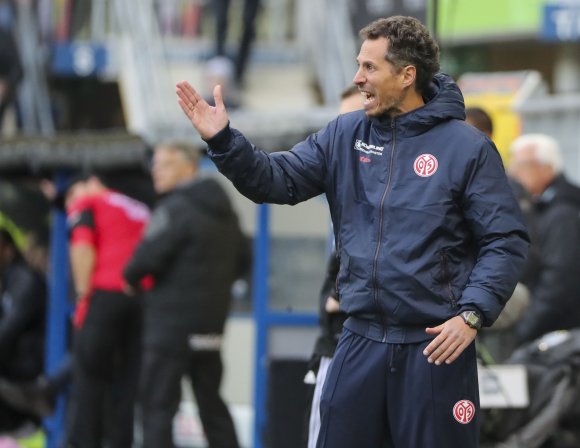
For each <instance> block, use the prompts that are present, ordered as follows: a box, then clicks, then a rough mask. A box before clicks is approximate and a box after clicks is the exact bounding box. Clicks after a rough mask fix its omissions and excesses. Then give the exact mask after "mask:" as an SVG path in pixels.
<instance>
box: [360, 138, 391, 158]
mask: <svg viewBox="0 0 580 448" xmlns="http://www.w3.org/2000/svg"><path fill="white" fill-rule="evenodd" d="M354 149H356V150H357V151H360V152H364V153H365V154H374V155H377V156H382V155H383V149H384V146H375V145H369V144H368V143H365V142H363V141H362V140H357V141H356V142H355V143H354Z"/></svg>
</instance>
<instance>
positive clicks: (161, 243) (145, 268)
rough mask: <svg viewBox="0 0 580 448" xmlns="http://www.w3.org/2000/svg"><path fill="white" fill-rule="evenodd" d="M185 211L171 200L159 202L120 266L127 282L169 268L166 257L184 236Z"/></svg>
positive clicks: (180, 244)
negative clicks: (169, 201)
mask: <svg viewBox="0 0 580 448" xmlns="http://www.w3.org/2000/svg"><path fill="white" fill-rule="evenodd" d="M187 235H188V232H187V213H185V212H184V211H183V210H178V207H176V206H175V204H171V205H169V204H161V205H160V206H159V207H157V209H155V211H154V212H153V214H152V215H151V220H150V221H149V224H148V225H147V229H146V230H145V234H144V236H143V240H142V241H141V242H140V243H139V245H138V246H137V249H136V250H135V253H134V254H133V256H132V257H131V260H130V261H129V263H127V266H126V267H125V270H124V273H123V275H124V277H125V280H126V281H127V283H129V284H130V285H132V286H137V285H138V284H139V281H140V280H141V279H142V278H143V277H145V276H147V275H153V276H154V277H156V276H158V275H160V274H162V273H163V272H164V271H165V270H166V269H168V268H169V266H170V263H169V261H170V260H171V258H172V257H173V256H174V254H175V253H176V252H177V251H178V250H179V248H180V247H181V246H182V245H183V242H184V241H185V239H186V238H187Z"/></svg>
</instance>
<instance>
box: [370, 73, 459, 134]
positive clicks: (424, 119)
mask: <svg viewBox="0 0 580 448" xmlns="http://www.w3.org/2000/svg"><path fill="white" fill-rule="evenodd" d="M424 100H425V105H424V106H421V107H419V108H417V109H414V110H412V111H410V112H407V113H405V114H402V115H399V116H397V117H395V119H394V120H395V123H396V125H397V132H399V133H401V132H402V134H403V135H407V136H413V135H419V134H422V133H424V132H426V131H428V130H429V129H431V128H433V127H434V126H436V125H437V124H439V123H441V122H443V121H447V120H451V119H457V120H465V103H464V101H463V95H462V93H461V90H459V87H458V86H457V84H456V83H455V81H453V79H452V78H451V76H449V75H446V74H444V73H438V74H436V75H435V76H434V77H433V80H432V81H431V83H430V85H429V89H428V91H427V93H426V94H425V96H424ZM373 120H376V121H377V122H378V123H380V124H381V125H390V123H391V118H390V117H386V116H385V117H379V118H375V119H373Z"/></svg>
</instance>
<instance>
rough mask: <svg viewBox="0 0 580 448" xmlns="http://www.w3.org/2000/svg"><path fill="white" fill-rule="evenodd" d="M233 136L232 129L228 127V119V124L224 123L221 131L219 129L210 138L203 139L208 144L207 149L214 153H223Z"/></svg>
mask: <svg viewBox="0 0 580 448" xmlns="http://www.w3.org/2000/svg"><path fill="white" fill-rule="evenodd" d="M233 138H234V136H233V134H232V131H231V129H230V123H229V121H228V124H227V125H226V127H225V128H223V129H222V130H221V131H219V132H218V133H217V134H216V135H214V136H213V137H212V138H210V139H207V140H204V141H205V142H206V143H207V145H208V146H209V149H210V151H211V152H213V153H216V154H220V153H224V152H226V151H227V150H228V148H229V147H230V143H231V141H232V140H233Z"/></svg>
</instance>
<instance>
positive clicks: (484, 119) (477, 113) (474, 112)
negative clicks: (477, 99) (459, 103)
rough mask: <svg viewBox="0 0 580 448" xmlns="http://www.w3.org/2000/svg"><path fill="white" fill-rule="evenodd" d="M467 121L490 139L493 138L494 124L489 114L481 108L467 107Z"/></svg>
mask: <svg viewBox="0 0 580 448" xmlns="http://www.w3.org/2000/svg"><path fill="white" fill-rule="evenodd" d="M465 121H466V122H467V123H469V124H470V125H471V126H473V127H475V128H476V129H479V130H480V131H481V132H483V133H484V134H485V135H487V136H488V137H489V138H490V139H491V138H492V136H493V122H492V120H491V117H490V116H489V114H488V113H487V112H486V111H485V110H483V109H482V108H481V107H466V108H465Z"/></svg>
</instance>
